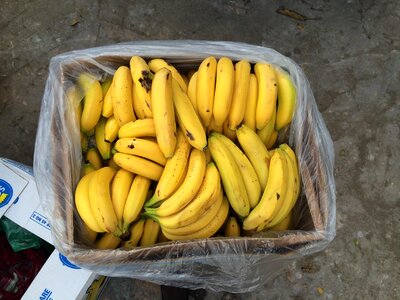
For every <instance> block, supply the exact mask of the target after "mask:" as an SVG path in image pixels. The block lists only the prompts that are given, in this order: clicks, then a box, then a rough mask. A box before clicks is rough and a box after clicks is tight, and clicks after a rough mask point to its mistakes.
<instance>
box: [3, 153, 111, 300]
mask: <svg viewBox="0 0 400 300" xmlns="http://www.w3.org/2000/svg"><path fill="white" fill-rule="evenodd" d="M0 200H2V201H0V217H1V216H3V215H5V216H6V217H7V218H9V219H10V220H11V221H13V222H15V223H16V224H18V225H19V226H21V227H23V228H25V229H27V230H28V231H30V232H32V233H33V234H35V235H37V236H38V237H40V238H41V239H43V240H45V241H47V242H48V243H50V244H53V241H52V239H51V231H50V222H49V220H48V219H47V218H46V217H45V216H44V214H43V211H42V208H41V205H40V199H39V195H38V192H37V188H36V183H35V180H34V177H33V172H32V168H29V167H27V166H25V165H22V164H19V163H17V162H14V161H11V160H8V159H3V158H0ZM104 282H105V277H104V276H99V275H97V274H95V273H93V272H91V271H88V270H84V269H81V268H80V267H78V266H76V265H74V264H72V263H71V262H70V261H68V259H67V258H66V257H65V256H63V255H62V254H61V253H60V252H58V251H57V250H54V251H53V253H52V254H51V255H50V257H49V258H48V260H47V261H46V263H45V264H44V265H43V267H42V269H41V270H40V272H39V273H38V274H37V275H36V277H35V279H34V280H33V282H32V283H31V285H30V286H29V288H28V290H27V291H26V292H25V294H24V296H23V297H22V299H29V300H31V299H40V300H42V299H43V300H44V299H45V300H51V299H53V300H57V299H63V300H64V299H95V298H90V297H92V296H93V295H96V294H98V293H99V292H100V290H101V288H102V287H103V286H104Z"/></svg>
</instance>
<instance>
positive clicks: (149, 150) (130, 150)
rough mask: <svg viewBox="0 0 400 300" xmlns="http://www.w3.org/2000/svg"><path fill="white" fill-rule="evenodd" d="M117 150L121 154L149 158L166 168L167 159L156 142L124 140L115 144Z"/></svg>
mask: <svg viewBox="0 0 400 300" xmlns="http://www.w3.org/2000/svg"><path fill="white" fill-rule="evenodd" d="M114 148H115V150H117V151H118V152H120V153H125V154H132V155H137V156H140V157H143V158H147V159H149V160H151V161H154V162H156V163H158V164H160V165H162V166H165V164H166V163H167V159H166V158H165V156H164V154H163V153H162V151H161V149H160V146H159V145H158V144H157V143H156V142H152V141H149V140H146V139H140V138H123V139H118V140H117V141H116V142H115V146H114Z"/></svg>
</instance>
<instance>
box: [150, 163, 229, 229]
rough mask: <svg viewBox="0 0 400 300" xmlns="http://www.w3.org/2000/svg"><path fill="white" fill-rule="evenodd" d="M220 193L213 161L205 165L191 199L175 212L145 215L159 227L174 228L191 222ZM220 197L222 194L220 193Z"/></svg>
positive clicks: (220, 189)
mask: <svg viewBox="0 0 400 300" xmlns="http://www.w3.org/2000/svg"><path fill="white" fill-rule="evenodd" d="M220 193H222V188H221V181H220V176H219V173H218V170H217V168H216V167H215V164H214V163H210V164H208V165H207V170H206V174H205V177H204V181H203V183H202V184H201V186H200V189H199V191H198V192H197V194H196V196H194V198H193V200H192V201H191V202H190V203H189V204H188V205H187V206H185V207H184V208H183V209H182V210H180V211H179V212H177V213H176V214H173V215H170V216H167V217H157V216H153V215H151V214H149V213H145V215H146V216H148V217H150V218H152V219H154V220H156V221H157V222H158V223H159V224H160V225H161V227H163V228H169V229H176V228H180V227H185V226H187V225H189V224H192V223H193V222H194V221H195V220H197V219H198V218H199V216H202V215H203V214H204V213H205V212H206V211H207V210H208V209H209V208H210V207H211V206H212V205H213V204H214V203H215V202H217V201H218V197H219V196H220ZM221 197H222V195H221Z"/></svg>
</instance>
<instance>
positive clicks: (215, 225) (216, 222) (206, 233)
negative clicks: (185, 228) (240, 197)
mask: <svg viewBox="0 0 400 300" xmlns="http://www.w3.org/2000/svg"><path fill="white" fill-rule="evenodd" d="M228 212H229V203H228V200H227V199H226V197H223V200H222V205H221V207H220V209H219V210H218V213H217V215H216V216H215V217H214V219H212V220H211V222H210V223H208V224H206V225H205V226H202V227H201V229H200V230H198V231H196V232H193V233H190V234H187V235H175V234H170V233H168V232H167V231H165V230H164V229H162V231H163V233H164V235H165V236H166V237H167V238H168V239H169V240H172V241H174V240H193V239H203V238H209V237H211V236H213V235H214V234H215V233H217V231H218V230H219V229H220V228H221V226H222V225H223V224H224V222H225V220H226V217H227V216H228Z"/></svg>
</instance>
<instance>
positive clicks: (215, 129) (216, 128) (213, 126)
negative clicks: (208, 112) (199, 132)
mask: <svg viewBox="0 0 400 300" xmlns="http://www.w3.org/2000/svg"><path fill="white" fill-rule="evenodd" d="M223 126H224V124H222V125H217V124H216V123H215V119H214V117H212V118H211V122H210V125H208V127H207V134H210V133H211V132H218V133H221V132H222V130H223Z"/></svg>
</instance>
